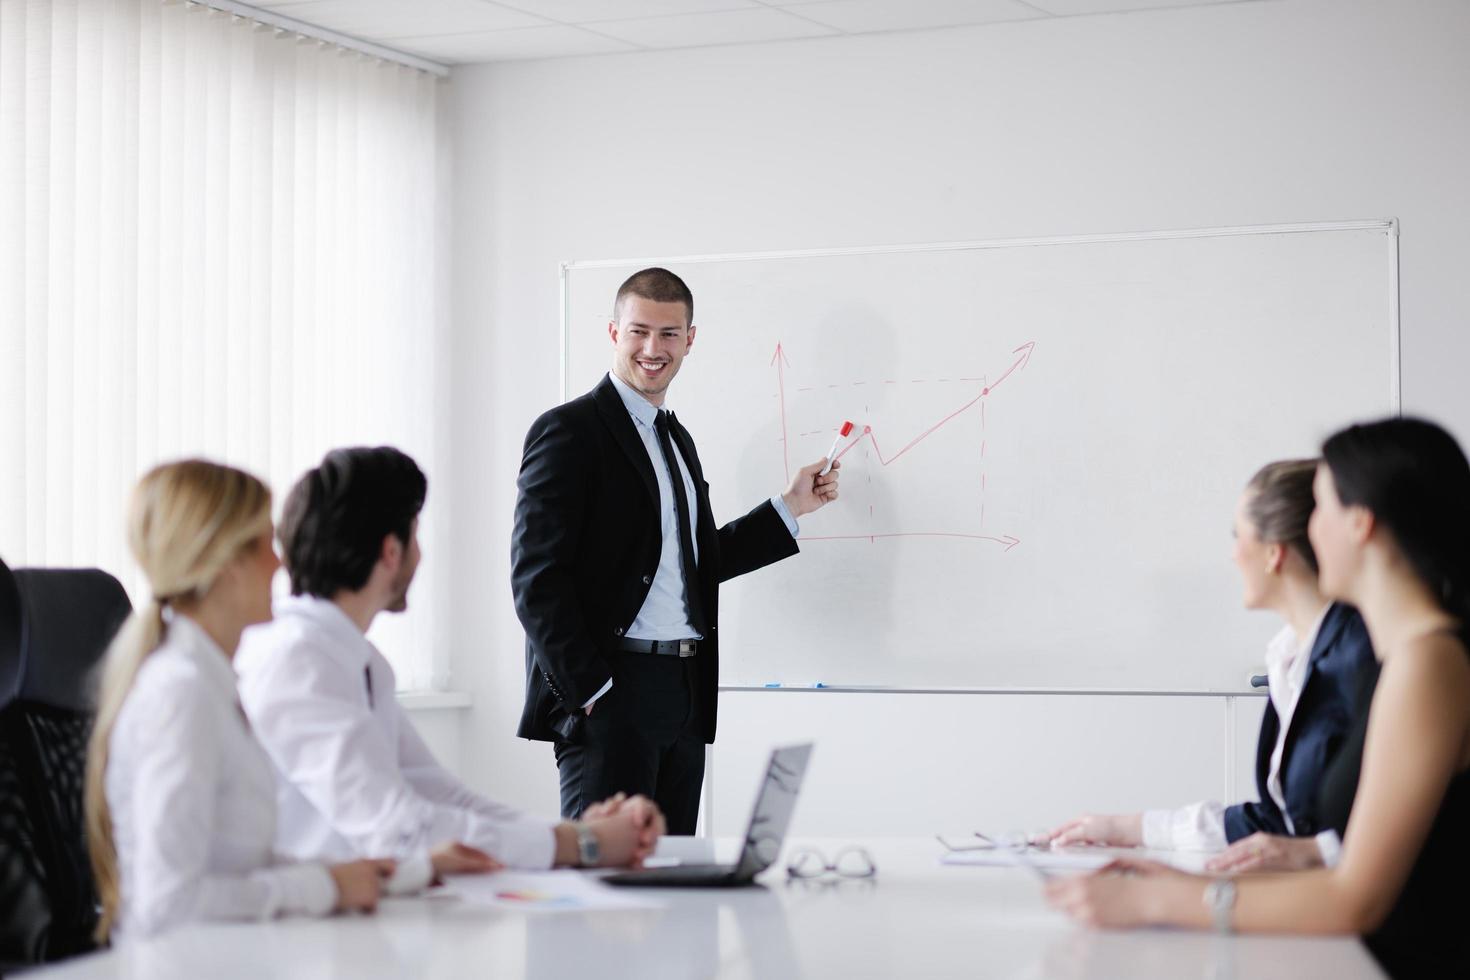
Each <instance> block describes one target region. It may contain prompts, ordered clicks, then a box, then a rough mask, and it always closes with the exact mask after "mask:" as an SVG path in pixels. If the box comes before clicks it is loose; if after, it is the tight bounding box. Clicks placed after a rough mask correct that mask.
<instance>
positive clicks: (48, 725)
mask: <svg viewBox="0 0 1470 980" xmlns="http://www.w3.org/2000/svg"><path fill="white" fill-rule="evenodd" d="M131 608H132V607H131V605H130V603H129V602H128V597H127V593H126V592H124V591H123V588H122V585H121V584H119V583H118V581H117V579H115V578H113V577H112V576H111V575H108V574H107V573H106V572H102V571H98V570H97V569H18V570H16V571H14V572H12V571H11V570H10V569H9V568H8V567H6V565H5V564H4V563H3V562H0V970H4V969H5V968H6V967H16V966H21V965H25V964H31V963H42V962H48V961H52V960H58V959H62V958H64V957H67V956H71V955H74V954H76V953H80V952H84V951H86V950H88V949H91V948H93V946H94V945H95V944H94V942H93V940H92V933H93V930H94V929H95V928H96V925H97V894H96V889H95V887H94V886H93V883H92V871H91V865H90V862H89V861H88V858H87V847H86V833H85V820H84V817H83V812H82V790H83V783H84V777H85V773H86V763H87V737H88V734H89V733H90V731H91V726H92V715H93V710H94V703H93V698H94V694H95V691H94V683H93V674H94V672H95V669H96V667H97V664H98V662H99V661H100V660H101V658H102V655H103V653H104V652H106V650H107V646H108V644H109V643H110V642H111V641H112V637H113V635H114V634H115V633H116V632H117V629H118V627H119V626H121V625H122V623H123V621H124V620H125V619H126V618H127V616H128V613H129V612H130V611H131Z"/></svg>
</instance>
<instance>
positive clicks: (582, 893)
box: [444, 870, 664, 914]
mask: <svg viewBox="0 0 1470 980" xmlns="http://www.w3.org/2000/svg"><path fill="white" fill-rule="evenodd" d="M444 893H446V894H449V895H455V896H458V897H459V898H460V899H462V900H463V901H465V902H470V903H473V904H475V905H485V906H488V907H490V908H496V909H501V910H504V911H508V912H527V913H536V914H540V913H548V912H604V911H615V910H626V909H661V908H663V907H664V905H663V903H662V902H658V901H655V900H653V899H651V898H649V897H647V896H645V895H642V894H639V893H636V892H633V891H624V890H621V889H617V888H614V887H612V886H611V885H604V884H602V883H600V882H599V881H598V880H597V879H596V878H595V877H593V876H592V875H587V874H583V873H581V872H578V871H570V870H563V871H539V872H525V871H499V872H496V873H494V874H488V875H456V876H454V877H452V878H450V879H449V881H448V882H447V883H446V884H445V886H444Z"/></svg>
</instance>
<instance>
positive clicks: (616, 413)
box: [592, 375, 658, 505]
mask: <svg viewBox="0 0 1470 980" xmlns="http://www.w3.org/2000/svg"><path fill="white" fill-rule="evenodd" d="M592 398H593V400H594V401H595V402H596V403H597V410H598V411H599V412H601V413H602V419H603V421H604V422H606V423H607V428H608V431H609V432H611V433H612V434H613V441H614V442H616V443H617V444H618V446H619V447H620V448H621V449H622V450H623V453H624V455H626V456H627V457H628V462H630V463H632V464H633V469H635V470H637V471H638V475H639V476H641V477H642V478H643V486H644V489H646V490H647V491H648V495H649V496H650V497H652V498H653V502H654V504H655V505H657V504H658V481H657V479H655V477H654V475H653V463H652V462H651V461H650V460H649V458H648V450H647V448H645V447H644V445H643V440H642V439H640V438H638V430H637V429H636V428H635V427H634V425H633V419H632V418H631V417H630V416H629V415H628V406H626V405H624V404H623V399H622V398H621V397H620V396H619V395H618V389H616V388H614V387H613V383H612V379H611V378H609V377H607V376H605V375H604V376H603V379H602V381H601V383H599V384H598V386H597V387H596V388H594V389H593V391H592Z"/></svg>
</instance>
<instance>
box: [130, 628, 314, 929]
mask: <svg viewBox="0 0 1470 980" xmlns="http://www.w3.org/2000/svg"><path fill="white" fill-rule="evenodd" d="M105 785H106V793H107V805H108V808H109V810H110V811H111V814H112V834H113V840H114V842H115V843H116V845H117V860H118V870H119V873H120V876H121V881H122V887H121V894H122V902H121V910H120V914H119V916H118V923H117V928H116V930H115V935H116V936H117V937H118V938H124V937H134V936H141V935H148V934H152V933H156V932H159V931H161V930H163V929H167V928H169V927H172V926H175V925H178V924H180V923H184V922H189V921H193V920H200V919H267V918H270V917H272V916H275V915H277V914H281V913H293V912H295V913H306V914H310V915H325V914H327V913H328V912H330V911H331V910H332V908H333V907H334V906H335V905H336V904H337V886H336V884H335V883H334V882H333V880H332V876H331V873H330V872H329V871H328V870H327V868H326V867H325V866H323V865H321V864H295V863H288V862H285V861H282V860H281V859H280V858H278V857H276V856H275V854H274V852H273V850H272V847H273V844H274V841H275V832H276V787H275V774H274V772H273V771H272V769H271V764H270V760H269V759H268V758H267V757H266V754H265V752H264V751H262V749H261V747H260V745H259V744H258V743H257V742H256V741H255V739H254V738H253V737H252V736H251V733H250V729H249V726H248V725H247V724H246V722H245V715H244V713H243V712H242V711H241V710H240V704H239V701H238V700H237V699H236V695H235V675H234V673H233V672H232V671H231V670H230V662H229V659H228V658H227V657H226V656H225V654H224V651H222V650H221V649H220V648H219V646H218V645H217V644H216V643H215V642H214V641H213V640H212V639H210V638H209V635H208V634H207V633H205V632H204V630H203V629H201V628H200V627H199V626H198V624H196V623H195V622H194V621H193V620H191V619H189V618H188V617H186V616H180V615H174V616H171V617H170V619H169V622H168V623H167V625H166V632H165V637H164V641H163V643H162V645H161V646H160V647H159V648H158V649H157V650H155V651H154V652H153V653H151V654H149V655H148V656H147V658H146V659H145V660H144V661H143V665H142V667H141V669H140V670H139V671H138V676H137V678H136V679H135V680H134V681H133V687H132V690H131V691H129V693H128V696H127V700H126V701H125V702H124V703H123V707H122V710H121V711H120V712H119V713H118V716H117V723H116V725H115V726H114V728H113V730H112V737H111V740H110V742H109V744H108V762H107V775H106V780H105Z"/></svg>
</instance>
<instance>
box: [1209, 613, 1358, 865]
mask: <svg viewBox="0 0 1470 980" xmlns="http://www.w3.org/2000/svg"><path fill="white" fill-rule="evenodd" d="M1375 666H1376V661H1375V660H1374V658H1373V644H1372V643H1371V642H1370V641H1369V639H1368V629H1367V627H1365V626H1364V625H1363V619H1362V617H1361V616H1359V615H1358V611H1357V610H1356V609H1354V608H1352V607H1351V606H1345V605H1343V604H1341V603H1333V604H1332V606H1331V607H1330V608H1329V609H1328V610H1327V615H1326V616H1325V617H1324V618H1323V620H1322V628H1321V629H1320V630H1318V631H1317V640H1316V642H1315V643H1313V644H1312V651H1311V654H1310V658H1309V659H1308V661H1307V673H1306V675H1305V676H1304V677H1303V679H1302V692H1301V694H1300V695H1299V699H1298V701H1297V704H1296V708H1295V709H1294V710H1293V712H1292V716H1291V726H1290V727H1289V728H1288V729H1287V731H1286V744H1285V745H1284V746H1283V747H1282V751H1281V790H1282V795H1283V796H1284V797H1285V798H1286V809H1287V812H1289V813H1290V814H1291V822H1292V828H1293V829H1294V830H1295V836H1297V837H1311V836H1313V835H1315V834H1317V833H1319V832H1321V831H1323V830H1326V829H1329V828H1330V827H1331V823H1330V821H1324V820H1323V819H1322V816H1321V814H1319V812H1318V807H1317V789H1318V786H1319V785H1320V784H1321V782H1322V778H1323V776H1324V774H1325V773H1326V772H1327V767H1328V766H1329V765H1331V763H1332V760H1333V759H1334V758H1335V757H1336V756H1337V753H1338V752H1339V751H1340V750H1341V749H1342V746H1343V743H1344V741H1345V740H1346V738H1347V736H1348V733H1349V731H1350V730H1351V728H1352V726H1353V722H1354V720H1355V718H1356V707H1355V702H1356V698H1357V691H1358V682H1359V678H1360V677H1361V676H1362V675H1363V672H1364V671H1371V670H1373V669H1374V667H1375ZM1280 731H1281V719H1280V718H1278V717H1277V715H1276V709H1275V707H1274V706H1273V705H1272V704H1271V703H1270V702H1267V704H1266V714H1265V717H1263V718H1262V719H1261V737H1260V739H1259V740H1258V741H1257V742H1256V789H1257V792H1259V793H1260V796H1261V799H1260V802H1258V803H1238V804H1236V805H1235V806H1231V807H1227V808H1226V809H1225V837H1226V839H1227V840H1229V841H1230V842H1232V843H1234V842H1235V841H1237V840H1240V839H1241V838H1242V837H1249V836H1250V835H1251V834H1254V833H1256V832H1257V831H1264V832H1265V833H1268V834H1286V833H1287V829H1286V819H1285V817H1283V816H1282V813H1281V810H1280V809H1279V808H1278V807H1277V806H1276V804H1275V803H1274V802H1273V801H1272V799H1271V794H1270V793H1268V792H1267V791H1266V777H1267V776H1268V775H1269V774H1270V771H1271V753H1272V752H1273V751H1275V748H1276V739H1277V736H1278V734H1279V733H1280Z"/></svg>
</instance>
